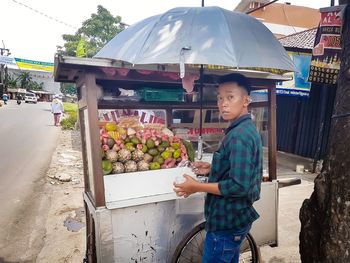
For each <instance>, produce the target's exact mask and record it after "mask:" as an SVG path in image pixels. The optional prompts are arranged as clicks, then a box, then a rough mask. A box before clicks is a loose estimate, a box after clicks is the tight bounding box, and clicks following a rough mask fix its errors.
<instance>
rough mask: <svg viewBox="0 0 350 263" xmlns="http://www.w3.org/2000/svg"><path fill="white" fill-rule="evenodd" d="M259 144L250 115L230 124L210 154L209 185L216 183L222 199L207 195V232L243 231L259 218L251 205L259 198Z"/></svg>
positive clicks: (260, 159)
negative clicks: (218, 144)
mask: <svg viewBox="0 0 350 263" xmlns="http://www.w3.org/2000/svg"><path fill="white" fill-rule="evenodd" d="M262 158H263V154H262V144H261V138H260V135H259V133H258V131H257V130H256V127H255V125H254V123H253V122H252V119H251V118H250V115H244V116H242V117H240V118H239V119H237V120H235V121H234V122H232V124H231V125H230V127H229V128H228V129H227V130H226V131H225V137H224V138H223V140H222V143H221V145H220V148H219V149H218V151H216V152H215V153H214V155H213V161H212V165H211V172H210V175H209V180H208V182H209V183H215V182H216V183H219V190H220V192H221V196H219V195H213V194H209V193H208V194H207V197H206V200H205V217H206V230H207V231H223V230H237V229H242V228H244V227H246V226H248V224H251V223H252V222H253V221H255V220H256V219H258V217H259V214H258V213H257V212H256V211H255V209H254V208H253V203H254V202H255V201H256V200H258V199H259V198H260V187H261V180H262Z"/></svg>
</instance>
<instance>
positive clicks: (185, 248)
mask: <svg viewBox="0 0 350 263" xmlns="http://www.w3.org/2000/svg"><path fill="white" fill-rule="evenodd" d="M205 234H206V232H205V223H202V224H200V225H198V226H196V227H195V228H194V229H193V230H192V231H191V232H190V233H189V234H188V235H187V236H186V237H185V238H184V239H183V240H182V241H181V242H180V244H179V245H178V246H177V248H176V250H175V253H174V256H173V258H172V261H171V262H172V263H201V262H202V257H203V248H204V240H205ZM258 253H259V252H258V247H257V245H256V243H255V241H254V239H253V237H252V236H251V235H250V234H248V235H247V237H246V238H245V239H244V240H243V243H242V246H241V252H240V256H239V262H240V263H248V262H249V263H258V262H259V261H258V260H259V254H258Z"/></svg>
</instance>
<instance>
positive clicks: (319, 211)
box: [300, 0, 350, 263]
mask: <svg viewBox="0 0 350 263" xmlns="http://www.w3.org/2000/svg"><path fill="white" fill-rule="evenodd" d="M341 2H342V1H339V3H340V4H341ZM346 2H347V4H348V5H347V7H346V9H345V13H344V16H343V28H342V55H341V66H340V72H339V78H338V87H337V94H336V98H335V103H334V109H333V116H334V117H333V119H332V124H331V132H330V147H329V151H328V156H327V159H326V160H325V164H324V166H323V167H324V168H323V169H322V171H321V173H320V174H319V175H318V176H317V177H316V179H315V188H314V192H313V193H312V195H311V197H310V199H307V200H305V201H304V203H303V205H302V208H301V210H300V221H301V232H300V255H301V260H302V262H303V263H309V262H310V263H324V262H334V263H335V262H336V263H345V262H346V263H348V262H350V159H349V158H350V132H349V131H350V119H349V118H350V103H349V101H350V6H349V2H350V1H349V0H348V1H346Z"/></svg>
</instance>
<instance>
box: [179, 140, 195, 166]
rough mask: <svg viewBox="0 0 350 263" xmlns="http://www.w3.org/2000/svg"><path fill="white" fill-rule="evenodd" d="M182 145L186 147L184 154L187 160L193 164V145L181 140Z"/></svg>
mask: <svg viewBox="0 0 350 263" xmlns="http://www.w3.org/2000/svg"><path fill="white" fill-rule="evenodd" d="M182 143H183V144H184V146H185V147H186V152H187V155H188V159H189V160H190V161H191V162H194V156H195V150H194V149H193V145H192V143H191V142H190V141H186V140H182Z"/></svg>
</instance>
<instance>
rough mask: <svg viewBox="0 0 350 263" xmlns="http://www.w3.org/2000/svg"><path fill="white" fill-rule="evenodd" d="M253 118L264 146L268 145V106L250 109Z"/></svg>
mask: <svg viewBox="0 0 350 263" xmlns="http://www.w3.org/2000/svg"><path fill="white" fill-rule="evenodd" d="M250 113H251V115H252V119H253V122H254V124H255V125H256V128H257V129H258V132H259V133H260V136H261V140H262V143H263V146H266V147H267V146H268V108H267V107H259V108H252V109H251V110H250Z"/></svg>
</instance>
